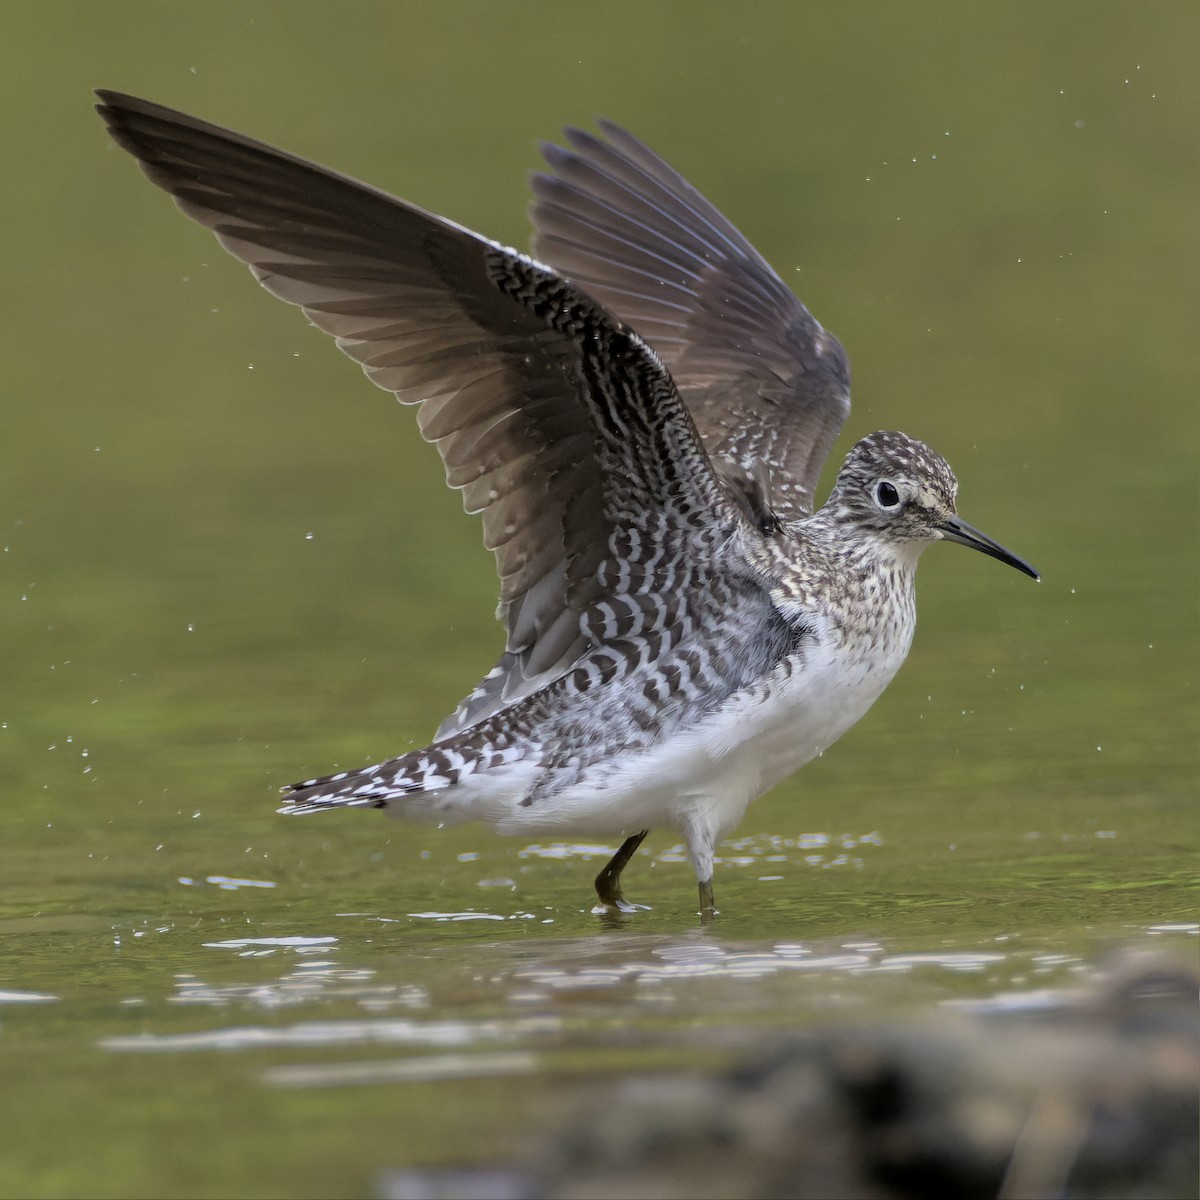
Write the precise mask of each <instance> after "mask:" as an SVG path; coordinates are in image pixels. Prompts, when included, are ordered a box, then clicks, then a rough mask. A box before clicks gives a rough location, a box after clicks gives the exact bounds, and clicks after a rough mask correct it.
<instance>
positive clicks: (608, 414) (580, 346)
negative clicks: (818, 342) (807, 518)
mask: <svg viewBox="0 0 1200 1200" xmlns="http://www.w3.org/2000/svg"><path fill="white" fill-rule="evenodd" d="M99 95H100V98H101V100H102V101H103V103H102V104H101V105H99V106H98V108H99V111H100V113H101V115H102V116H103V117H104V119H105V121H106V122H107V123H108V126H109V129H110V132H111V134H112V136H113V138H114V139H115V140H116V141H117V143H118V144H119V145H121V146H122V147H123V148H125V149H126V150H128V151H129V152H130V153H131V154H133V155H134V156H135V157H136V158H137V159H138V161H139V163H140V165H141V167H142V169H143V171H144V172H145V174H146V175H147V176H148V177H149V178H150V179H151V180H152V181H153V182H154V183H156V184H157V185H158V186H160V187H162V188H163V189H165V190H166V191H167V192H169V193H170V194H171V195H172V196H173V197H174V199H175V201H176V203H177V204H178V205H179V207H180V208H181V209H182V210H183V212H185V213H186V214H187V215H188V216H190V217H192V218H193V219H194V220H196V221H197V222H199V223H200V224H201V225H203V226H205V227H207V228H208V229H210V230H211V231H212V232H213V233H214V234H215V235H216V236H217V238H218V240H219V241H220V242H221V244H222V245H223V246H224V247H225V248H226V249H227V250H229V251H230V252H231V253H232V254H233V255H235V256H236V257H238V258H240V259H241V260H242V261H243V262H246V263H247V264H248V265H249V266H250V268H251V270H252V271H253V273H254V275H255V276H256V277H257V278H258V280H259V281H260V282H261V283H262V284H263V286H264V287H266V288H267V290H268V291H270V292H272V293H273V294H274V295H276V296H279V297H280V298H281V299H283V300H285V301H287V302H288V303H291V304H295V305H299V306H300V307H301V308H302V309H303V311H304V312H305V314H306V315H307V316H308V318H309V320H310V321H312V322H313V324H315V325H317V326H318V327H319V328H321V329H323V330H325V331H326V332H328V333H331V334H333V336H334V337H335V338H336V339H337V344H338V346H339V348H340V349H342V350H343V351H344V352H345V353H346V354H348V355H349V356H350V357H351V358H354V359H356V360H357V361H358V362H359V363H361V364H362V366H363V369H364V371H365V372H366V374H367V375H368V377H369V378H371V380H372V381H373V382H374V383H376V384H378V385H379V386H380V387H382V388H385V389H386V390H388V391H391V392H394V393H395V394H396V396H397V397H398V398H399V399H400V400H401V401H402V402H405V403H412V404H420V406H421V407H420V410H419V413H418V420H419V423H420V427H421V432H422V434H423V436H424V437H425V438H426V439H427V440H429V441H432V442H434V443H435V444H436V446H437V448H438V450H439V452H440V454H441V456H442V459H443V461H444V463H445V467H446V474H447V480H448V482H449V484H450V485H451V486H452V487H456V488H460V489H461V490H462V492H463V500H464V505H465V507H466V508H467V509H468V511H476V512H480V513H481V514H482V518H483V529H484V540H485V543H486V544H487V546H488V547H489V548H490V549H491V550H492V551H493V552H494V554H495V557H496V566H497V570H498V573H499V575H500V584H501V604H500V610H501V616H502V618H503V620H504V621H505V624H506V627H507V634H508V638H507V646H506V651H505V655H504V657H503V658H502V659H501V662H500V664H499V665H498V667H497V668H496V670H494V671H493V672H492V673H491V675H489V676H488V677H487V678H486V679H485V680H484V681H483V683H482V684H481V685H480V687H479V688H477V689H476V691H475V692H474V693H473V694H472V695H471V696H470V697H468V698H467V700H466V701H464V704H463V705H462V706H460V709H459V711H458V713H456V714H455V716H454V717H452V718H450V719H449V720H448V721H447V722H446V723H445V724H444V725H443V728H442V729H441V730H439V737H445V736H448V735H449V734H451V733H453V732H455V731H456V730H461V729H465V728H468V727H470V726H471V725H473V724H475V723H477V722H479V721H481V720H483V719H484V718H485V717H487V716H488V715H489V714H491V713H494V712H496V711H499V710H500V709H502V708H504V707H505V706H508V705H511V704H513V703H515V702H517V701H519V700H520V699H522V698H523V697H526V696H529V695H531V694H533V693H534V692H536V691H537V690H538V688H540V687H543V686H545V685H546V684H547V683H549V682H551V681H553V680H554V679H557V678H560V677H561V676H562V675H563V673H564V672H566V671H567V670H569V669H570V668H571V667H572V666H573V665H574V664H575V663H576V662H578V661H579V660H580V658H581V656H582V655H584V654H585V652H586V651H587V650H588V649H589V647H590V646H594V645H595V641H594V639H595V637H596V636H597V634H596V629H597V626H596V624H595V623H596V621H600V622H601V624H602V625H603V624H604V623H605V622H606V621H608V620H609V618H610V617H611V619H612V620H615V621H617V622H618V624H620V623H621V620H620V619H619V618H618V616H617V609H618V608H619V605H618V606H617V607H614V606H612V605H609V606H608V607H607V608H605V606H604V600H605V594H606V591H609V590H611V588H612V587H613V586H614V584H615V583H618V582H620V581H619V580H616V579H614V576H613V571H612V570H608V571H607V572H606V571H605V570H602V567H603V566H604V564H605V562H606V561H607V560H608V558H609V557H610V556H612V555H619V556H622V557H623V558H627V559H628V562H626V563H625V566H624V567H622V569H621V570H622V571H624V572H625V574H626V575H628V574H629V573H631V572H632V573H633V574H636V573H637V572H638V571H639V570H640V569H641V568H640V567H639V561H651V560H653V561H658V562H661V561H662V556H663V554H664V553H665V552H666V551H667V549H668V548H673V549H672V553H675V552H680V547H681V546H682V545H683V544H685V543H686V545H687V553H688V555H689V556H690V557H691V559H692V560H693V565H694V567H695V569H697V570H699V571H701V572H705V571H708V572H711V573H712V574H714V575H720V574H721V573H722V572H723V571H724V570H725V569H726V564H725V562H724V560H723V557H722V556H726V557H728V551H727V549H726V544H727V543H728V541H729V538H730V536H731V534H732V533H733V532H734V531H735V530H737V529H740V528H741V518H740V516H739V512H738V510H737V508H736V507H735V506H734V505H733V504H731V502H730V500H729V497H728V495H727V492H726V490H725V488H724V486H723V485H722V484H721V482H720V481H719V480H718V479H717V477H716V476H715V475H714V473H713V471H712V469H711V466H710V463H709V460H708V457H707V455H706V452H705V450H704V447H703V445H702V444H701V440H700V438H699V436H698V434H697V432H696V429H695V426H694V425H693V423H692V420H691V418H690V416H689V415H688V412H687V410H686V409H685V408H684V407H683V405H682V403H681V402H680V399H679V396H678V394H677V392H676V389H675V387H674V384H673V383H672V381H671V378H670V376H669V375H668V374H667V372H666V371H665V370H664V369H663V367H662V365H661V363H660V362H659V360H658V359H657V358H656V356H655V355H653V354H652V353H649V352H648V351H647V349H646V346H645V344H644V343H643V342H642V341H641V339H640V338H639V337H638V336H637V335H636V334H633V333H632V332H631V331H630V330H628V329H626V328H624V327H623V326H621V325H619V324H618V323H616V322H615V321H614V320H613V319H612V318H611V317H610V316H609V315H608V313H607V312H605V311H604V310H603V309H602V308H601V307H600V306H599V305H597V304H596V303H594V302H593V301H592V300H591V299H590V298H589V297H588V296H587V295H585V294H583V293H582V292H580V291H578V290H576V289H575V288H574V287H572V286H571V285H569V284H568V283H566V282H565V281H564V280H563V279H561V278H560V277H558V276H557V275H555V274H554V273H552V272H550V271H547V270H545V269H544V268H542V267H541V266H540V265H538V264H537V263H535V262H533V261H532V260H531V259H529V258H528V257H526V256H525V255H522V254H520V253H518V252H517V251H515V250H510V249H507V248H505V247H502V246H499V245H497V244H496V243H493V242H489V241H487V240H485V239H483V238H480V237H478V236H477V235H475V234H473V233H471V232H470V231H469V230H466V229H464V228H462V227H460V226H457V225H454V224H453V223H451V222H449V221H446V220H444V219H442V218H440V217H437V216H434V215H433V214H430V213H427V212H424V211H423V210H421V209H419V208H416V207H415V206H413V205H410V204H407V203H406V202H404V201H402V200H399V199H397V198H395V197H393V196H390V195H388V194H387V193H384V192H381V191H379V190H377V189H375V188H372V187H369V186H367V185H365V184H362V183H359V182H357V181H355V180H352V179H349V178H347V177H345V176H342V175H338V174H336V173H334V172H332V171H329V170H326V169H325V168H322V167H319V166H317V165H315V164H313V163H310V162H308V161H306V160H304V159H301V158H297V157H295V156H293V155H290V154H286V153H284V152H282V151H280V150H276V149H274V148H272V147H270V146H267V145H265V144H263V143H261V142H256V141H253V140H251V139H249V138H246V137H243V136H241V135H239V134H236V133H232V132H230V131H228V130H225V129H222V128H220V127H218V126H214V125H210V124H208V123H207V122H203V121H200V120H197V119H196V118H193V117H189V116H187V115H185V114H182V113H178V112H175V111H174V110H171V109H168V108H164V107H161V106H159V105H155V104H151V103H148V102H146V101H143V100H138V99H135V98H133V97H129V96H124V95H121V94H118V93H113V92H101V93H99ZM639 556H640V557H639ZM620 574H621V571H618V572H617V575H620ZM628 583H629V580H628V579H625V581H624V584H622V585H621V586H625V587H626V590H628V587H627V586H626V585H628ZM635 607H636V606H635ZM606 613H607V614H608V616H606V615H605V614H606ZM629 622H632V626H633V627H637V626H638V625H639V623H644V614H643V615H636V614H634V613H633V612H632V610H631V611H630V613H629V614H628V615H627V619H626V621H625V623H626V624H629Z"/></svg>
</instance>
